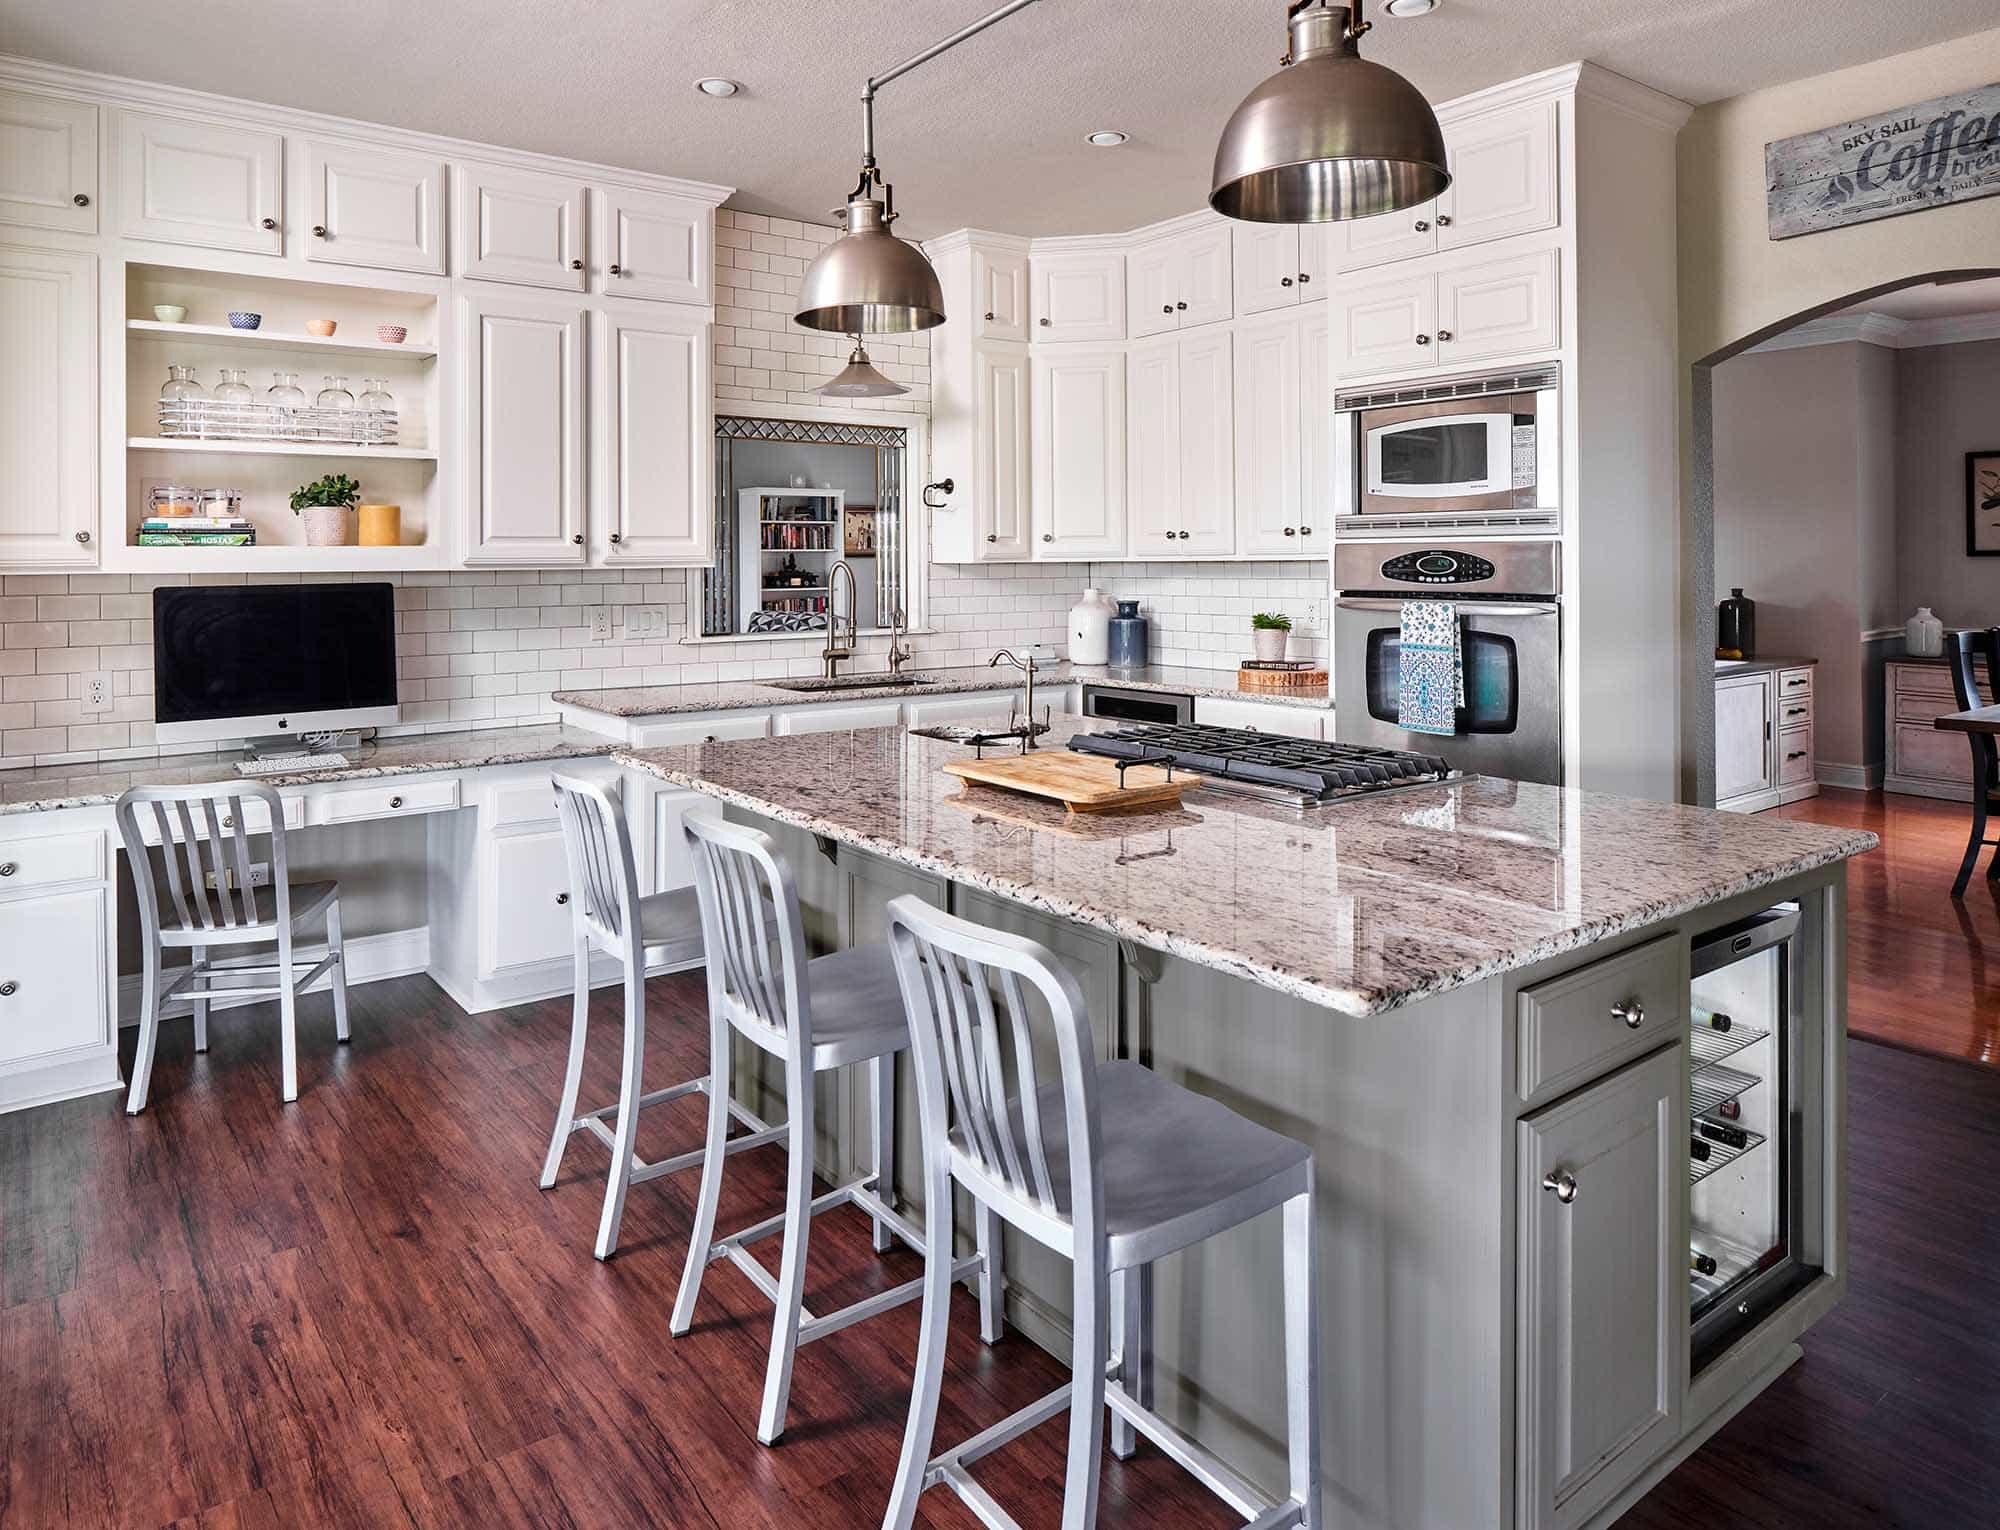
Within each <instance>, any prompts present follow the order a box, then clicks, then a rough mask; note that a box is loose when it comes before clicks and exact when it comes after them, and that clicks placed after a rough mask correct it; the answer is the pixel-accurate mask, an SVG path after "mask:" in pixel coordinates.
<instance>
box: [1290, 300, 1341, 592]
mask: <svg viewBox="0 0 2000 1530" xmlns="http://www.w3.org/2000/svg"><path fill="white" fill-rule="evenodd" d="M1329 363H1330V356H1329V342H1328V339H1327V323H1326V306H1325V305H1324V304H1316V305H1314V306H1313V307H1311V308H1309V309H1307V310H1306V311H1305V312H1304V313H1303V314H1301V315H1300V317H1299V418H1300V421H1301V424H1300V426H1299V434H1300V442H1299V448H1300V454H1301V458H1302V461H1301V464H1300V468H1299V551H1300V552H1302V553H1304V554H1305V555H1306V556H1308V557H1320V558H1330V557H1332V556H1333V547H1332V535H1331V533H1332V528H1333V431H1334V422H1333V370H1332V367H1331V365H1330V364H1329Z"/></svg>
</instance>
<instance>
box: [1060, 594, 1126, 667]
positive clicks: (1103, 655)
mask: <svg viewBox="0 0 2000 1530" xmlns="http://www.w3.org/2000/svg"><path fill="white" fill-rule="evenodd" d="M1117 609H1118V602H1117V601H1115V600H1113V599H1112V598H1111V597H1110V596H1109V595H1107V594H1105V593H1104V591H1102V590H1100V589H1097V588H1095V587H1092V588H1090V589H1087V590H1085V591H1084V592H1083V594H1082V595H1081V596H1079V597H1078V598H1077V602H1076V604H1075V605H1073V606H1071V607H1070V608H1069V661H1070V663H1072V664H1107V663H1109V662H1110V660H1111V613H1112V612H1113V611H1115V610H1117Z"/></svg>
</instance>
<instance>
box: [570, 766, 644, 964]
mask: <svg viewBox="0 0 2000 1530" xmlns="http://www.w3.org/2000/svg"><path fill="white" fill-rule="evenodd" d="M550 784H551V785H552V786H553V787H554V788H555V794H556V819H557V821H558V822H559V823H560V824H561V825H562V833H563V852H564V854H565V855H566V856H567V857H568V861H569V878H570V894H569V896H570V906H571V909H572V910H573V912H574V915H575V918H576V919H577V920H578V921H580V922H581V924H582V926H583V927H584V928H585V929H588V930H590V931H592V932H593V933H595V934H596V935H597V937H598V938H599V939H600V940H602V941H604V942H605V943H606V944H608V945H624V944H626V943H628V942H629V943H630V944H632V945H633V946H635V947H636V946H637V945H638V944H639V943H640V941H641V938H642V936H641V932H640V930H639V928H638V923H639V875H638V869H637V867H636V865H635V864H634V862H633V858H632V837H631V834H630V833H629V832H628V831H627V829H626V827H625V814H624V811H623V804H622V802H621V801H620V799H619V798H618V797H617V795H616V794H615V792H614V791H613V789H612V788H610V787H606V786H600V785H598V784H597V783H596V782H594V781H586V780H584V779H582V778H581V777H578V776H563V775H558V776H555V777H553V778H552V780H551V783H550Z"/></svg>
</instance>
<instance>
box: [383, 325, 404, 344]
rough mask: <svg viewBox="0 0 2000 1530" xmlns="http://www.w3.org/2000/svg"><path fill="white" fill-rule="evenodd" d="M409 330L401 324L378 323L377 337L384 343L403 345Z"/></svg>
mask: <svg viewBox="0 0 2000 1530" xmlns="http://www.w3.org/2000/svg"><path fill="white" fill-rule="evenodd" d="M409 333H410V332H409V331H408V330H407V329H405V328H404V327H403V326H402V325H400V324H377V325H376V326H375V338H376V339H377V340H380V341H381V342H382V343H383V344H384V345H401V344H402V343H403V341H404V339H405V338H406V337H407V336H408V335H409Z"/></svg>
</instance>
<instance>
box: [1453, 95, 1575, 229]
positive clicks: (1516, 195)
mask: <svg viewBox="0 0 2000 1530" xmlns="http://www.w3.org/2000/svg"><path fill="white" fill-rule="evenodd" d="M1445 147H1446V150H1447V152H1448V153H1449V155H1450V158H1451V185H1450V186H1448V187H1446V188H1445V193H1444V195H1443V196H1441V197H1439V198H1438V200H1437V240H1438V248H1439V249H1440V250H1456V249H1462V248H1463V247H1464V246H1466V245H1469V244H1482V243H1484V242H1485V241H1486V240H1488V239H1504V238H1506V237H1507V236H1508V235H1510V234H1531V233H1534V232H1535V231H1536V230H1537V229H1544V228H1554V227H1555V225H1556V223H1557V221H1558V219H1559V217H1560V213H1561V205H1560V193H1559V190H1558V187H1559V184H1560V173H1559V171H1558V168H1557V158H1556V103H1555V102H1553V101H1531V102H1529V103H1528V104H1527V105H1525V106H1516V107H1511V108H1509V109H1508V110H1506V111H1498V112H1490V113H1487V114H1486V115H1484V116H1479V117H1468V118H1466V119H1465V120H1464V121H1462V122H1455V123H1453V124H1452V125H1451V126H1450V127H1448V128H1446V129H1445Z"/></svg>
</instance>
